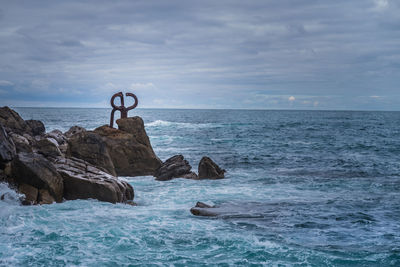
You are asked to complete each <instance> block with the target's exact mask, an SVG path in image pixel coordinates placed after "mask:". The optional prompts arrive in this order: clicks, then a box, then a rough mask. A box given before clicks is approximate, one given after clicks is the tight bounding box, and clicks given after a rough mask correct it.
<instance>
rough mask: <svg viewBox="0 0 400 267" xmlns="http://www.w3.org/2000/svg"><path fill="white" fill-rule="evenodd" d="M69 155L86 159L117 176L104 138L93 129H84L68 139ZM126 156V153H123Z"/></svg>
mask: <svg viewBox="0 0 400 267" xmlns="http://www.w3.org/2000/svg"><path fill="white" fill-rule="evenodd" d="M67 156H68V157H75V158H78V159H82V160H85V161H87V162H89V163H91V164H93V165H94V166H96V167H98V168H100V169H102V170H104V171H105V172H108V173H109V174H111V175H113V176H116V172H115V169H114V164H113V162H112V160H111V158H110V155H109V153H108V150H107V145H106V143H105V142H104V141H103V138H102V137H101V136H100V135H99V134H97V133H95V132H92V131H82V132H80V133H77V134H75V135H72V136H71V137H70V138H69V139H68V148H67ZM122 157H123V158H124V155H122Z"/></svg>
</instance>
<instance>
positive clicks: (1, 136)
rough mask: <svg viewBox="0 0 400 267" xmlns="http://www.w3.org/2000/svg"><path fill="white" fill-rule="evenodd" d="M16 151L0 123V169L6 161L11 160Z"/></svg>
mask: <svg viewBox="0 0 400 267" xmlns="http://www.w3.org/2000/svg"><path fill="white" fill-rule="evenodd" d="M16 153H17V152H16V149H15V145H14V142H13V141H12V139H11V138H10V136H9V135H8V134H7V133H6V131H5V129H4V128H3V125H1V123H0V169H3V168H4V164H5V163H6V162H9V161H11V160H13V158H14V157H15V156H16Z"/></svg>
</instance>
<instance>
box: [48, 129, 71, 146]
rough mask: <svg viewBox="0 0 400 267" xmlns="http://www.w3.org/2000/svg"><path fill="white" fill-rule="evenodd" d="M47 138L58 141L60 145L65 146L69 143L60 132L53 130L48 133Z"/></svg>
mask: <svg viewBox="0 0 400 267" xmlns="http://www.w3.org/2000/svg"><path fill="white" fill-rule="evenodd" d="M45 137H48V138H53V139H54V140H56V141H57V143H58V145H63V144H66V143H67V138H66V137H65V135H64V134H63V133H62V132H61V131H60V130H53V131H51V132H49V133H46V135H45Z"/></svg>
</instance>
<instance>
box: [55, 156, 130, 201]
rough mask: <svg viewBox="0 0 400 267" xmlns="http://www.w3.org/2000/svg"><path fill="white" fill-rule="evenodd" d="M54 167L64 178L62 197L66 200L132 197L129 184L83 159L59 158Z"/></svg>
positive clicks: (104, 199) (126, 199)
mask: <svg viewBox="0 0 400 267" xmlns="http://www.w3.org/2000/svg"><path fill="white" fill-rule="evenodd" d="M55 167H56V168H57V171H58V172H59V173H60V174H61V175H62V177H63V179H64V198H65V199H67V200H73V199H88V198H93V199H98V200H100V201H107V202H111V203H117V202H129V201H131V200H133V198H134V191H133V188H132V186H131V185H130V184H128V183H127V182H124V181H121V180H118V179H117V178H116V177H114V176H112V175H109V174H108V173H105V172H103V171H101V170H99V169H98V168H96V167H94V166H93V165H91V164H89V163H88V162H85V161H83V160H79V159H76V158H59V159H58V160H57V161H56V163H55Z"/></svg>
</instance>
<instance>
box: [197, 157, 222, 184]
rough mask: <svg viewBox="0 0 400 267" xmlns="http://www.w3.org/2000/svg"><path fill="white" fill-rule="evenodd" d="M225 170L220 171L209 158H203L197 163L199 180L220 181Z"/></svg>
mask: <svg viewBox="0 0 400 267" xmlns="http://www.w3.org/2000/svg"><path fill="white" fill-rule="evenodd" d="M224 177H225V170H223V169H221V168H220V167H219V166H218V165H217V164H216V163H215V162H214V161H212V160H211V159H210V158H209V157H203V158H202V159H201V160H200V163H199V179H222V178H224Z"/></svg>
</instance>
